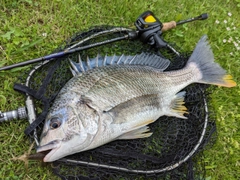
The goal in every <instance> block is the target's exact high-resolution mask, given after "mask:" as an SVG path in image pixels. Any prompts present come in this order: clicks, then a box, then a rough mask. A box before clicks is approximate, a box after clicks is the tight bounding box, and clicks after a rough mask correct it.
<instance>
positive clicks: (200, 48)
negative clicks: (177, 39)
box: [187, 35, 236, 87]
mask: <svg viewBox="0 0 240 180" xmlns="http://www.w3.org/2000/svg"><path fill="white" fill-rule="evenodd" d="M187 66H188V67H189V66H191V68H194V69H196V71H194V73H195V74H194V75H195V76H196V82H199V83H204V84H215V85H219V86H225V87H233V86H236V82H235V81H234V80H233V79H232V76H231V75H228V74H226V71H225V70H224V69H223V68H222V67H221V66H220V65H219V64H218V63H216V62H214V56H213V52H212V50H211V48H210V45H209V44H208V42H207V36H206V35H204V36H203V37H202V38H201V39H200V40H199V42H198V44H197V46H196V48H195V49H194V51H193V53H192V55H191V57H190V58H189V60H188V63H187Z"/></svg>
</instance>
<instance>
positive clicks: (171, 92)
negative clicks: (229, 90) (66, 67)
mask: <svg viewBox="0 0 240 180" xmlns="http://www.w3.org/2000/svg"><path fill="white" fill-rule="evenodd" d="M149 57H150V59H153V58H155V57H153V56H151V55H146V58H145V59H144V58H142V56H136V57H135V59H134V60H133V58H130V59H132V62H130V61H129V62H126V61H123V60H124V58H123V60H119V59H120V58H118V61H116V62H115V63H110V65H107V64H106V60H105V61H104V60H103V61H102V62H101V63H102V66H99V65H98V63H99V62H96V67H95V68H93V69H91V68H89V69H88V70H87V71H85V70H84V68H83V67H81V63H80V66H78V67H77V66H73V71H74V72H75V73H74V75H75V76H74V77H73V78H72V79H70V80H69V82H67V83H66V85H65V86H64V87H63V88H62V90H61V91H60V92H59V94H58V96H57V98H56V100H55V102H54V104H53V106H52V107H51V109H50V111H49V113H48V115H47V118H46V122H45V125H44V129H43V132H42V136H41V141H40V147H38V150H37V151H38V152H42V151H46V150H51V151H50V152H49V153H48V154H47V155H46V156H45V158H44V161H45V162H51V161H55V160H57V159H59V158H62V157H64V156H67V155H70V154H74V153H77V152H81V151H86V150H89V149H93V148H96V147H98V146H101V145H103V144H106V143H108V142H111V141H113V140H117V139H135V138H145V137H149V136H151V134H152V133H151V132H149V128H148V126H147V125H148V124H150V123H152V122H154V121H156V120H157V119H158V118H159V117H160V116H163V115H167V116H175V117H179V118H186V117H185V116H184V113H186V110H187V109H186V107H185V106H184V95H185V92H179V91H180V90H182V89H183V88H184V87H186V86H188V85H189V84H191V83H195V82H199V83H207V84H217V85H221V86H226V87H232V86H235V85H236V83H235V82H234V81H233V80H232V77H231V76H230V75H226V73H225V70H223V69H222V68H221V67H220V66H219V65H218V64H216V63H214V62H213V60H214V59H213V54H212V51H211V50H210V47H209V45H208V44H207V42H206V36H204V37H203V38H201V40H200V41H199V43H198V44H197V46H196V48H195V50H194V52H193V54H192V55H191V57H190V59H189V61H188V63H187V65H186V66H185V67H184V68H183V69H181V70H176V71H166V72H164V71H163V70H164V69H166V67H167V66H168V64H169V63H168V61H167V60H164V59H161V60H160V61H161V63H160V64H159V63H158V65H157V64H156V63H154V61H151V60H150V63H147V61H146V59H149ZM138 58H139V59H140V61H141V62H139V63H138V62H137V59H138ZM113 59H114V58H112V60H113ZM121 62H122V63H121ZM104 63H105V64H104ZM79 69H82V72H80V70H79Z"/></svg>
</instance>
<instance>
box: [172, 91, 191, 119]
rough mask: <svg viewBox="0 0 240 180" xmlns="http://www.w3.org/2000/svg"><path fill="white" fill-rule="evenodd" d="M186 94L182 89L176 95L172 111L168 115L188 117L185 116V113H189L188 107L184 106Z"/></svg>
mask: <svg viewBox="0 0 240 180" xmlns="http://www.w3.org/2000/svg"><path fill="white" fill-rule="evenodd" d="M185 94H186V92H185V91H182V92H179V93H177V94H176V95H175V97H174V99H173V100H172V102H171V105H170V110H171V112H170V114H168V115H170V116H175V117H178V118H182V119H187V117H185V116H184V114H185V113H188V112H187V108H186V107H185V106H184V104H185V102H184V96H185Z"/></svg>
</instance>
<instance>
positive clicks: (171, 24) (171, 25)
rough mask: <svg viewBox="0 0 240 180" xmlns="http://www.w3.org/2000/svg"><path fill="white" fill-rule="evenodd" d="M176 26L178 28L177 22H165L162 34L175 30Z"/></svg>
mask: <svg viewBox="0 0 240 180" xmlns="http://www.w3.org/2000/svg"><path fill="white" fill-rule="evenodd" d="M176 26H177V23H176V22H175V21H170V22H165V23H163V27H162V32H164V31H168V30H170V29H173V28H175V27H176Z"/></svg>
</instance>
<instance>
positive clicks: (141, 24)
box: [135, 11, 208, 56]
mask: <svg viewBox="0 0 240 180" xmlns="http://www.w3.org/2000/svg"><path fill="white" fill-rule="evenodd" d="M207 18H208V14H207V13H204V14H201V15H200V16H197V17H194V18H190V19H186V20H182V21H179V22H175V21H170V22H167V23H162V22H161V21H160V20H159V19H158V18H157V17H156V16H155V15H154V14H153V12H151V11H146V12H144V13H143V14H141V15H140V16H139V17H138V19H137V20H136V22H135V26H136V27H137V29H138V36H139V39H140V40H141V41H142V42H143V43H148V44H149V45H151V46H154V47H155V48H156V49H159V48H169V49H170V50H171V51H173V52H174V53H175V54H176V55H177V56H180V53H179V52H177V50H175V49H174V48H173V47H172V46H171V45H169V44H168V43H167V42H166V41H164V40H163V39H162V37H161V35H162V33H163V32H164V31H167V30H170V29H172V28H175V27H176V26H177V25H179V24H184V23H187V22H191V21H195V20H204V19H207Z"/></svg>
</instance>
